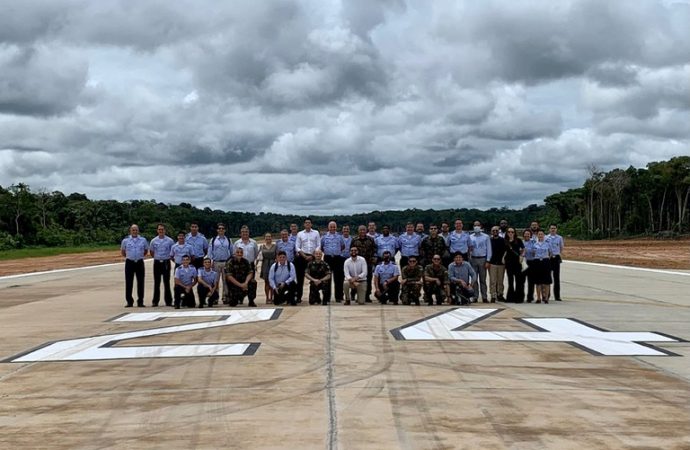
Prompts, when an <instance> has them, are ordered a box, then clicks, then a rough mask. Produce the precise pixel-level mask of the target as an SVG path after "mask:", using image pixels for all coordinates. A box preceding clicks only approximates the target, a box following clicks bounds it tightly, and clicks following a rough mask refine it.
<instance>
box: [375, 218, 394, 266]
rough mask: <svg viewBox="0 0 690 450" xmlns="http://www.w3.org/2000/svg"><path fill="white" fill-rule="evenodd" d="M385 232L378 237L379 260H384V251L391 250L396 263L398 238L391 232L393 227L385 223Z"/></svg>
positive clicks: (392, 259)
mask: <svg viewBox="0 0 690 450" xmlns="http://www.w3.org/2000/svg"><path fill="white" fill-rule="evenodd" d="M381 231H382V232H383V233H382V234H380V235H379V237H377V238H376V256H377V262H379V263H380V262H381V261H383V253H384V252H386V251H387V252H389V253H390V259H391V261H393V263H394V264H395V254H396V253H398V238H397V237H395V236H393V235H392V234H391V227H390V226H388V225H384V226H383V229H382V230H381Z"/></svg>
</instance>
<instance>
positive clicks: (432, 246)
mask: <svg viewBox="0 0 690 450" xmlns="http://www.w3.org/2000/svg"><path fill="white" fill-rule="evenodd" d="M429 232H430V233H431V234H430V235H429V236H427V237H426V238H425V239H424V240H423V241H422V245H420V246H419V248H420V251H421V252H420V255H419V256H420V258H421V260H420V262H421V263H422V265H424V266H426V265H427V264H431V258H432V257H433V256H434V255H443V254H444V253H446V249H447V246H446V240H445V239H444V238H443V236H441V235H440V234H438V227H437V226H436V225H431V226H430V227H429Z"/></svg>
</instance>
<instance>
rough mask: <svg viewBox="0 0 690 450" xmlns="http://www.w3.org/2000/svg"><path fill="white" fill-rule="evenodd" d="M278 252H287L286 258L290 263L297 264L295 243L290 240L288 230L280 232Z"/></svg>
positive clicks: (277, 244)
mask: <svg viewBox="0 0 690 450" xmlns="http://www.w3.org/2000/svg"><path fill="white" fill-rule="evenodd" d="M276 250H277V251H278V252H285V258H286V259H287V261H288V262H291V263H294V262H295V242H294V241H291V240H290V234H289V233H288V230H280V240H279V241H278V242H277V243H276ZM276 255H277V253H276Z"/></svg>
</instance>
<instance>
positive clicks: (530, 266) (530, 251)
mask: <svg viewBox="0 0 690 450" xmlns="http://www.w3.org/2000/svg"><path fill="white" fill-rule="evenodd" d="M533 238H534V236H532V231H530V230H529V229H527V230H525V231H523V232H522V243H523V244H524V245H525V261H526V262H527V270H526V271H525V272H523V274H524V275H525V278H526V279H527V303H532V302H533V301H534V243H535V239H533Z"/></svg>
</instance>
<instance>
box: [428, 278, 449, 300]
mask: <svg viewBox="0 0 690 450" xmlns="http://www.w3.org/2000/svg"><path fill="white" fill-rule="evenodd" d="M444 288H445V285H443V284H442V285H440V286H439V285H438V284H436V283H434V282H432V283H424V301H426V302H427V304H429V305H432V304H433V303H434V299H433V297H436V304H437V305H442V304H443V301H444V300H445V299H446V293H445V290H444Z"/></svg>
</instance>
